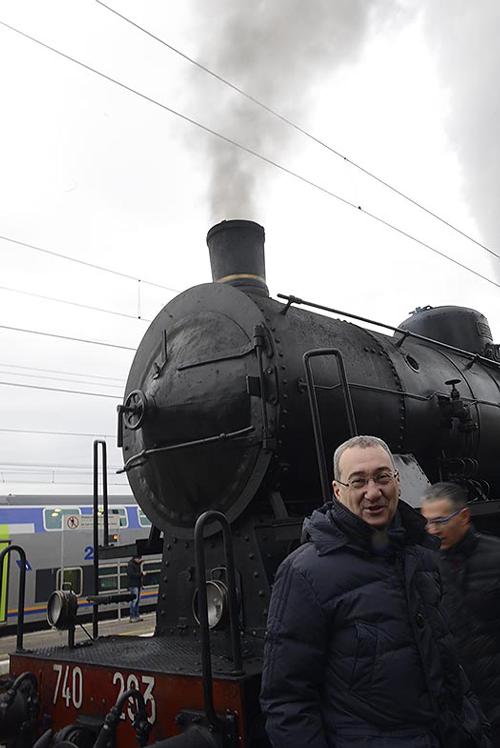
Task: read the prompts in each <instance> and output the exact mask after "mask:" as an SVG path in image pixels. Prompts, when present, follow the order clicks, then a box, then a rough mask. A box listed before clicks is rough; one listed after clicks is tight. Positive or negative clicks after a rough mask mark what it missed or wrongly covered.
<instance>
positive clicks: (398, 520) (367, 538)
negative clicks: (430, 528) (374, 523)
mask: <svg viewBox="0 0 500 748" xmlns="http://www.w3.org/2000/svg"><path fill="white" fill-rule="evenodd" d="M307 541H311V542H312V543H313V544H314V546H315V548H316V550H317V552H318V553H319V555H321V556H322V555H324V554H326V553H331V552H332V551H335V550H337V549H339V548H342V547H344V546H349V547H351V548H352V547H354V548H357V549H358V550H364V551H369V552H372V553H376V554H377V553H382V554H383V553H384V552H385V549H386V548H387V547H388V546H390V545H391V546H394V545H395V544H396V545H406V544H410V543H411V544H418V545H422V546H425V547H427V548H433V549H435V550H437V549H438V547H439V543H438V542H436V539H435V538H433V537H431V536H430V535H428V533H427V532H426V531H425V520H424V519H423V517H422V516H421V515H420V513H419V512H417V511H415V510H414V509H413V508H412V507H411V506H409V505H408V504H406V503H405V502H404V501H401V500H400V501H399V503H398V511H397V513H396V515H395V517H394V519H393V521H392V523H391V525H390V526H389V527H388V528H384V529H383V530H378V529H375V528H373V527H371V526H370V525H368V524H367V523H366V522H364V521H363V520H362V519H360V517H358V516H357V515H355V514H353V513H352V512H351V511H350V510H349V509H347V507H345V506H344V505H343V504H341V503H340V502H338V501H337V500H335V499H334V500H333V501H329V502H328V503H327V504H324V505H323V506H322V507H320V508H319V509H316V510H315V511H314V512H313V513H312V514H311V516H310V517H306V519H305V520H304V524H303V526H302V542H307Z"/></svg>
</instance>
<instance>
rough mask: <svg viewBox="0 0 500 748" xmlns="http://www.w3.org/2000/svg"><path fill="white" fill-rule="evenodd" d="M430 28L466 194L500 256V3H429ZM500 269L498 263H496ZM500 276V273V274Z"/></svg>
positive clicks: (430, 0) (431, 0)
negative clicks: (445, 89) (499, 134)
mask: <svg viewBox="0 0 500 748" xmlns="http://www.w3.org/2000/svg"><path fill="white" fill-rule="evenodd" d="M424 19H425V23H426V31H427V35H428V37H429V39H430V44H431V47H432V49H433V51H434V54H435V56H436V60H437V62H438V70H439V73H440V75H441V78H442V82H443V83H444V85H445V86H446V88H447V93H448V96H449V104H450V112H449V116H448V122H447V129H448V134H449V137H450V139H451V140H452V142H453V144H454V147H455V149H456V151H457V154H458V157H459V159H460V162H461V165H462V168H463V171H464V177H465V179H464V185H463V189H464V194H465V196H466V198H467V200H468V202H469V205H470V206H471V209H472V212H473V214H474V215H475V217H476V219H477V221H478V224H479V226H480V229H481V232H482V236H483V239H484V241H485V243H486V244H487V245H488V246H490V247H491V248H492V249H493V250H494V251H495V252H497V253H500V211H499V209H498V206H499V205H500V180H499V176H498V175H499V173H500V139H499V137H498V130H497V127H498V122H499V121H500V91H499V87H498V81H497V77H498V74H499V71H500V44H499V43H498V31H499V28H500V3H499V2H498V0H482V2H481V3H472V2H470V0H441V2H435V0H427V3H426V5H425V16H424ZM495 265H496V266H497V267H498V262H495ZM497 275H498V277H500V271H497Z"/></svg>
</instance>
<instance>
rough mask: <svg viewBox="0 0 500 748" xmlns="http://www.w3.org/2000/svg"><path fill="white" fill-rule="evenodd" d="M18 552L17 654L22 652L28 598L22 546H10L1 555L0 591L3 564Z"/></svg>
mask: <svg viewBox="0 0 500 748" xmlns="http://www.w3.org/2000/svg"><path fill="white" fill-rule="evenodd" d="M12 551H17V552H18V553H19V560H20V564H19V597H18V603H17V640H16V652H22V651H23V649H24V647H23V636H24V603H25V598H26V553H25V552H24V548H22V547H21V546H20V545H8V546H7V548H4V549H3V551H2V552H1V553H0V589H2V585H3V562H4V559H5V557H6V556H7V555H9V554H10V553H12Z"/></svg>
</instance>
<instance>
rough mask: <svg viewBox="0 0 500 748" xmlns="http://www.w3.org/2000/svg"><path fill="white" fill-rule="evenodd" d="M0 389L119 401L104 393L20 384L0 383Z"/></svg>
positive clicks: (119, 398) (118, 398)
mask: <svg viewBox="0 0 500 748" xmlns="http://www.w3.org/2000/svg"><path fill="white" fill-rule="evenodd" d="M0 385H1V386H2V387H22V388H23V389H28V390H45V391H46V392H66V393H68V394H69V395H91V396H92V397H107V398H109V399H110V400H121V397H119V396H118V395H109V394H105V393H104V392H86V391H85V390H70V389H64V388H63V387H45V386H43V385H41V384H40V385H38V384H21V383H19V382H0Z"/></svg>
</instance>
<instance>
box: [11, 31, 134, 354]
mask: <svg viewBox="0 0 500 748" xmlns="http://www.w3.org/2000/svg"><path fill="white" fill-rule="evenodd" d="M0 23H1V21H0ZM0 330H10V331H11V332H23V333H26V334H28V335H41V336H42V337H46V338H56V339H57V340H70V341H72V342H75V343H88V344H89V345H101V346H104V347H105V348H117V349H119V350H122V351H134V352H135V350H136V349H135V348H132V347H131V346H129V345H118V344H117V343H106V342H104V341H102V340H89V339H88V338H76V337H74V336H72V335H59V334H57V333H55V332H43V331H42V330H30V329H29V328H25V327H13V326H11V325H0Z"/></svg>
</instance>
